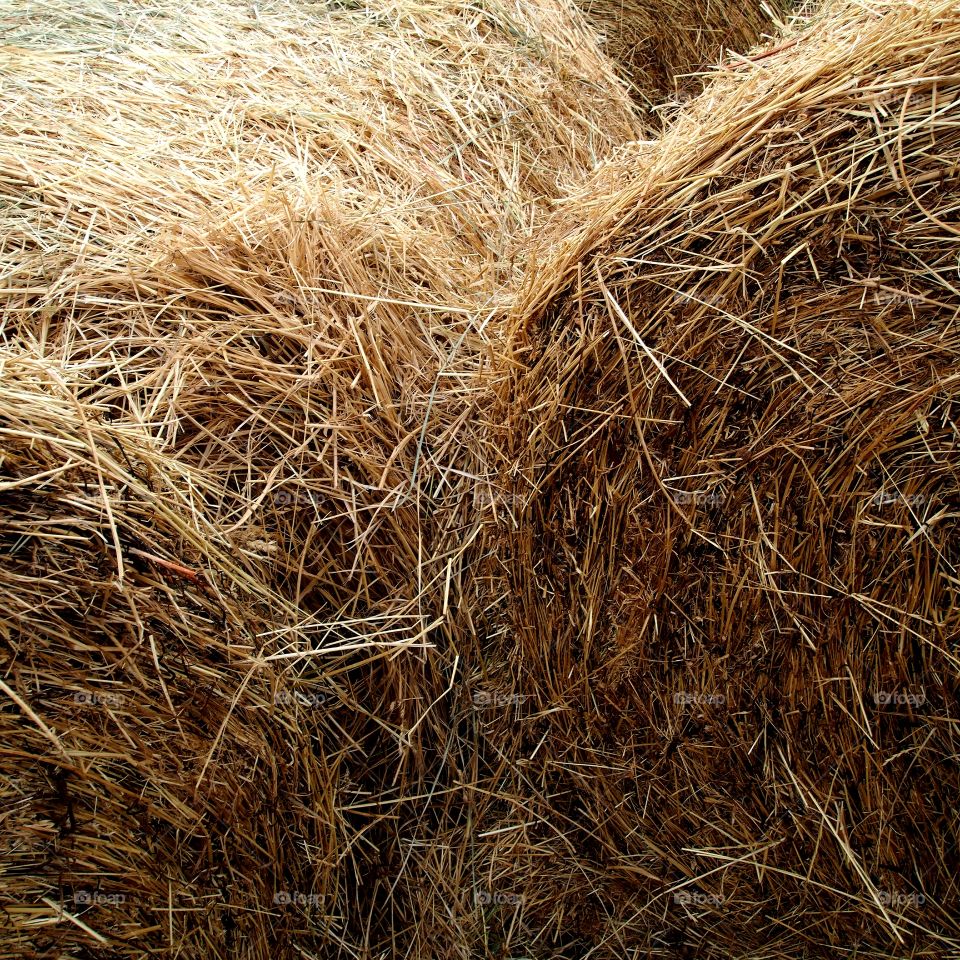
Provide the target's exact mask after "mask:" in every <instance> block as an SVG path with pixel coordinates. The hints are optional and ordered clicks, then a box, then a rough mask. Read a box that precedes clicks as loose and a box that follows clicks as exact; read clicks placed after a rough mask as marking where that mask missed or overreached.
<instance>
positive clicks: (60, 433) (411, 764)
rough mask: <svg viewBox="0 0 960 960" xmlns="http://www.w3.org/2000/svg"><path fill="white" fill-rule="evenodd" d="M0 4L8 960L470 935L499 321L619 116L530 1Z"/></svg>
mask: <svg viewBox="0 0 960 960" xmlns="http://www.w3.org/2000/svg"><path fill="white" fill-rule="evenodd" d="M2 7H3V9H2V19H3V33H4V46H3V47H2V48H0V83H2V87H3V92H4V103H3V107H2V109H0V243H2V246H0V339H2V342H0V496H2V502H0V506H2V509H0V544H2V548H0V549H2V551H3V554H4V556H3V563H2V568H0V571H2V572H0V578H2V581H3V586H4V592H3V594H2V597H3V599H2V601H0V637H2V647H3V653H4V657H3V670H2V674H0V679H2V682H3V687H2V688H0V691H2V694H3V696H2V703H3V710H2V714H0V718H2V723H3V731H2V742H3V744H4V750H3V760H2V773H3V777H2V780H0V789H2V797H0V804H2V810H3V819H2V826H0V845H2V849H4V851H5V855H4V857H3V860H2V863H0V888H2V896H3V907H4V910H3V913H2V920H0V927H2V929H0V944H2V947H0V955H2V956H17V957H20V956H60V955H66V953H68V952H71V955H72V952H73V951H79V950H87V951H90V952H91V953H92V954H93V955H102V956H145V955H148V954H149V955H151V956H156V955H163V954H165V953H169V954H170V955H171V956H172V955H176V956H179V957H204V958H209V957H231V958H233V957H263V958H267V957H269V958H271V960H276V958H280V957H287V956H291V957H293V956H297V957H302V956H313V955H331V954H330V951H333V950H342V951H343V955H344V956H376V955H380V956H382V955H391V954H392V953H393V951H394V950H395V949H399V947H398V946H397V945H398V944H406V945H408V946H407V947H404V949H405V950H406V949H409V950H410V951H412V952H413V953H415V954H418V955H422V956H425V957H426V956H440V955H442V953H443V952H444V951H447V950H451V949H459V950H460V952H461V953H463V952H464V951H466V950H468V948H467V947H465V946H460V947H459V948H454V947H451V946H450V943H451V942H452V941H451V936H453V939H454V940H458V941H459V942H461V943H462V942H464V941H465V940H466V939H467V938H468V937H471V936H473V932H472V924H473V916H474V912H475V907H474V904H473V902H472V900H471V899H470V898H469V897H467V898H466V899H465V901H464V904H462V905H458V904H453V905H451V904H449V903H446V904H441V903H439V902H438V903H437V907H436V910H437V915H438V917H440V918H441V920H442V922H431V923H430V924H425V923H424V920H423V917H424V914H425V911H424V909H423V906H422V900H423V898H424V892H423V890H422V889H420V888H417V889H416V890H408V889H407V888H406V886H405V885H403V884H401V885H400V887H399V889H397V879H396V877H394V876H393V875H392V874H391V873H390V871H395V872H396V871H400V872H401V873H402V869H403V868H402V864H401V860H400V859H398V858H397V850H396V842H397V840H396V838H398V837H399V838H401V840H402V842H404V843H408V840H407V834H408V833H409V834H412V828H411V829H410V830H407V829H406V828H405V827H404V826H403V820H404V819H405V818H406V819H409V820H410V821H411V822H412V823H414V824H416V823H417V822H418V821H417V818H418V817H420V816H421V809H422V808H426V807H428V806H430V798H429V796H428V795H427V794H428V788H429V784H430V783H432V782H433V780H432V779H428V776H430V777H432V776H433V774H429V775H428V772H427V771H430V770H431V769H432V767H431V765H433V766H434V767H435V766H436V765H437V764H438V760H437V758H436V756H435V755H434V751H435V750H436V747H435V746H430V744H437V743H440V744H442V743H443V742H444V741H443V736H445V735H446V731H443V733H442V734H441V732H440V729H441V728H440V727H439V723H440V721H439V720H435V719H434V716H433V715H432V714H431V710H430V707H431V704H432V703H433V700H434V699H435V697H436V696H438V695H439V694H440V693H442V692H443V691H444V690H446V689H448V688H449V687H450V686H451V684H453V683H454V681H455V682H456V683H457V684H458V685H459V684H461V681H462V677H461V675H460V674H459V673H458V672H457V670H456V668H454V669H453V671H452V672H451V670H450V666H449V665H450V664H456V663H457V662H459V661H458V660H457V657H458V656H461V657H462V656H465V655H466V650H464V651H463V653H462V655H461V654H460V653H457V652H452V653H450V655H449V658H444V659H442V660H429V659H428V658H427V656H426V648H427V647H428V646H429V645H430V644H437V643H441V644H446V645H447V647H448V648H449V643H450V642H451V638H452V637H453V636H454V635H455V633H456V631H457V630H459V629H460V627H459V621H460V620H461V619H464V617H461V615H460V613H459V611H458V607H459V599H460V587H459V584H460V581H461V577H462V569H461V568H462V565H463V562H464V561H463V555H464V551H465V550H466V548H467V547H468V546H469V544H470V542H471V539H472V538H475V537H476V528H477V526H478V524H479V522H480V520H478V519H477V518H478V517H479V518H481V519H482V518H483V517H485V516H486V515H487V514H489V513H490V511H491V505H492V503H493V496H492V487H490V482H489V480H490V478H489V477H488V476H487V475H486V473H485V469H486V468H485V467H484V466H483V465H484V463H485V462H487V461H488V460H490V459H492V453H490V452H488V451H487V449H486V447H485V444H486V443H487V441H486V440H485V438H484V437H483V436H482V434H481V432H480V430H479V422H480V421H479V420H478V419H477V418H476V417H475V416H474V409H475V408H477V407H479V406H482V398H483V396H484V395H485V394H484V390H485V389H486V384H487V382H488V381H489V382H490V383H492V382H493V379H492V377H493V374H492V373H491V374H490V375H489V376H488V374H487V373H486V372H485V371H487V370H489V369H490V368H491V365H492V360H493V358H494V357H495V356H496V355H497V344H498V342H499V341H500V340H501V339H502V333H501V332H500V329H499V326H498V325H497V323H495V322H494V321H493V320H491V317H492V315H493V314H494V313H495V312H496V311H497V310H498V309H500V306H501V305H502V304H503V303H504V302H505V301H506V299H507V297H508V294H509V292H510V291H511V290H512V289H513V288H514V279H515V277H516V276H518V271H519V268H520V266H521V260H522V255H523V248H524V244H525V242H526V239H527V238H528V237H529V236H530V234H531V232H532V231H533V230H534V229H536V227H537V224H538V223H539V221H540V219H541V218H542V213H543V211H544V209H545V208H546V206H547V205H548V203H549V200H550V198H551V197H553V196H554V195H556V194H557V193H558V192H559V190H560V188H561V185H562V184H563V183H565V182H567V181H569V180H572V179H573V178H575V177H577V176H580V175H582V172H583V171H584V170H586V169H589V168H590V167H591V166H592V165H593V164H594V163H595V162H596V161H597V160H599V159H602V158H603V157H604V156H606V155H607V154H608V153H609V151H610V150H611V148H612V147H613V146H614V145H616V144H618V143H620V142H622V141H623V140H626V139H629V138H631V137H634V136H637V135H638V133H639V132H640V130H639V126H638V125H637V123H636V120H635V119H634V113H633V106H632V104H631V103H630V100H629V98H628V97H627V95H626V94H625V93H624V91H623V90H622V88H621V87H620V85H619V83H618V82H617V81H616V79H615V78H614V76H613V73H612V67H611V66H610V65H609V63H608V62H607V60H606V59H605V58H604V57H603V56H602V55H601V54H600V53H599V52H598V51H597V48H596V46H595V44H594V43H593V42H592V40H591V37H590V35H589V33H588V32H587V31H586V29H585V27H584V25H583V22H582V20H581V19H580V18H579V16H578V15H577V14H576V12H575V10H573V9H571V8H568V7H567V6H566V5H565V4H564V3H562V2H554V0H544V2H542V3H539V2H538V3H537V4H535V5H528V6H525V7H517V8H512V7H511V8H509V9H508V8H507V7H506V6H502V5H499V4H489V3H485V4H482V5H471V4H462V5H456V4H449V3H446V4H439V3H405V2H401V3H390V2H387V3H382V4H373V5H362V6H361V5H359V4H353V3H340V4H331V5H328V6H322V5H318V4H307V3H297V4H292V3H283V2H276V3H256V4H253V5H251V4H247V3H229V2H202V3H199V4H190V5H188V6H184V5H183V4H181V3H179V2H173V0H171V2H156V3H151V4H138V5H133V4H127V3H108V2H90V3H83V4H74V3H66V2H56V3H55V2H39V0H38V2H31V3H26V4H16V5H13V4H11V3H6V4H3V5H2ZM442 524H446V525H448V526H450V527H453V528H454V532H455V534H456V536H455V537H454V538H453V540H452V541H450V542H453V543H454V546H453V547H452V548H451V549H450V550H449V551H448V552H445V553H441V552H440V549H439V547H438V546H437V544H439V543H447V542H448V541H447V534H446V532H445V531H444V530H443V529H441V525H442ZM461 529H462V535H461V534H460V533H459V532H458V531H460V530H461ZM465 619H466V620H467V621H468V622H469V611H467V613H466V615H465ZM457 689H460V687H459V686H458V688H457ZM453 755H454V756H457V754H456V752H454V754H453ZM451 762H452V761H451ZM458 762H459V759H458ZM468 768H469V758H467V760H466V761H465V762H464V765H463V767H462V769H463V770H466V769H468ZM458 775H459V774H458ZM439 796H441V797H443V796H444V793H443V792H441V793H440V794H439ZM411 798H412V799H411ZM430 816H431V818H432V817H433V816H434V814H433V813H432V812H431V814H430ZM434 828H435V826H434V824H433V821H432V820H430V819H428V820H427V821H425V823H424V825H423V829H426V830H433V829H434ZM391 838H394V839H392V840H391ZM404 849H405V850H406V855H407V856H409V855H410V852H411V847H410V846H409V845H408V846H407V847H405V848H404ZM401 852H402V851H401ZM378 876H382V877H383V878H385V879H382V880H381V879H378ZM277 898H279V899H277ZM384 904H386V906H384ZM464 913H465V914H466V917H467V920H466V922H464V921H463V920H462V919H461V915H462V914H464ZM447 927H450V928H452V929H453V930H454V931H455V932H454V934H453V935H451V934H450V933H449V932H448V930H447V929H446V928H447ZM317 951H320V953H318V952H317ZM324 951H326V952H325V953H324ZM91 953H88V954H87V955H91ZM78 955H79V954H78Z"/></svg>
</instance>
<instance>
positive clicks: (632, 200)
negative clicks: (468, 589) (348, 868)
mask: <svg viewBox="0 0 960 960" xmlns="http://www.w3.org/2000/svg"><path fill="white" fill-rule="evenodd" d="M958 78H960V9H958V7H957V5H956V4H955V3H952V2H940V0H933V2H924V3H914V2H897V0H888V2H880V3H874V4H870V5H869V6H864V5H862V4H858V3H846V2H834V3H830V4H828V5H826V6H825V7H824V8H823V9H822V10H821V11H818V12H813V13H808V15H807V16H806V17H805V18H803V19H801V20H800V21H798V22H797V23H795V24H794V25H793V26H792V28H791V33H790V34H789V35H787V36H786V37H784V38H783V39H782V40H781V41H780V42H779V43H777V44H776V45H775V46H774V47H773V48H771V49H770V50H769V51H765V52H763V53H760V54H756V55H754V56H753V58H752V59H747V60H745V61H743V62H742V63H741V64H739V65H736V66H734V67H732V68H730V69H726V70H723V71H719V72H718V73H716V74H715V75H714V76H713V78H712V79H711V80H710V81H709V82H708V84H707V86H706V89H705V92H704V93H703V94H702V95H701V96H700V97H699V98H697V99H696V100H694V101H693V102H692V103H691V104H690V105H689V107H688V108H687V109H685V110H683V111H681V113H680V115H679V116H678V118H677V121H676V124H675V125H674V126H672V127H671V128H670V130H668V131H667V133H666V134H665V136H664V137H663V139H662V140H661V141H659V142H658V143H655V144H649V143H648V144H641V145H638V146H636V147H634V148H626V149H624V150H623V151H622V152H621V153H620V154H619V155H618V156H615V157H614V158H613V159H612V160H610V161H609V162H608V163H606V164H605V165H603V166H602V168H601V169H600V170H598V171H597V173H596V174H595V176H594V177H593V178H592V179H591V180H589V181H588V183H587V184H586V185H585V186H584V187H583V188H582V189H580V190H579V191H577V192H576V194H574V195H573V196H571V197H570V198H569V200H568V201H567V202H566V203H565V204H564V205H563V207H562V209H561V210H560V211H559V212H558V214H557V221H556V223H555V225H554V228H553V229H552V231H549V237H548V240H547V241H546V242H545V243H544V244H542V245H541V249H540V250H539V252H538V253H537V254H536V256H534V257H531V269H530V272H529V278H528V283H527V286H526V288H525V290H524V293H523V295H522V297H521V299H520V302H519V304H518V306H517V309H516V311H515V316H514V321H515V323H516V325H517V340H516V344H515V351H516V355H517V357H518V358H522V359H523V360H524V363H525V366H524V368H523V369H522V370H520V371H519V372H518V374H517V376H516V377H515V379H514V382H513V384H512V386H511V387H510V392H509V393H508V394H505V411H506V412H505V413H504V415H503V418H504V420H505V421H506V425H505V426H504V428H503V435H504V438H505V441H504V442H505V443H506V442H510V441H512V450H513V458H514V459H513V467H512V469H511V470H510V471H509V472H507V474H506V475H507V476H509V477H510V479H511V480H512V482H513V488H512V490H513V492H514V496H515V497H516V498H517V500H518V502H519V503H520V506H519V507H518V508H517V511H516V514H517V520H518V524H519V532H518V534H517V536H516V538H515V540H513V541H511V542H510V544H512V546H511V545H510V544H508V546H507V547H506V549H505V551H504V561H503V562H504V568H505V572H504V578H505V579H504V582H503V585H502V586H501V588H500V589H501V591H502V592H505V593H508V594H510V595H512V596H514V597H515V598H516V601H515V605H514V609H513V611H512V617H511V618H510V620H509V623H510V628H509V631H508V635H507V637H506V638H505V639H504V641H503V643H502V644H501V651H502V652H501V657H502V658H503V659H508V660H509V661H510V662H511V663H512V673H513V683H512V685H511V687H510V688H511V689H513V690H515V691H516V692H517V693H519V694H521V695H523V696H525V697H526V698H527V700H526V701H525V703H526V708H525V710H524V711H523V716H522V717H520V718H515V719H514V733H513V736H514V738H515V740H514V741H513V742H514V743H515V744H516V746H515V747H513V748H511V747H510V746H506V745H505V746H503V752H504V754H505V755H512V756H516V757H518V758H519V757H524V758H525V759H524V760H522V761H520V760H518V761H517V763H516V766H515V767H514V769H515V771H516V774H517V776H518V777H520V776H521V771H522V777H523V778H524V780H525V781H526V782H528V783H531V784H535V785H536V794H535V795H536V798H537V800H536V802H532V803H531V808H530V812H529V814H528V818H529V819H528V820H527V821H526V822H527V824H528V827H527V829H532V827H531V826H529V825H530V824H532V823H534V822H540V823H549V824H551V825H558V824H561V823H562V824H563V825H564V826H563V831H562V833H563V835H562V836H560V835H559V832H558V834H557V835H555V836H551V835H550V833H549V832H544V833H543V834H541V835H540V842H539V844H538V854H539V857H540V858H541V859H540V861H539V862H540V863H541V864H549V867H548V868H544V867H541V868H540V870H541V871H542V870H545V871H546V878H545V877H544V875H543V873H542V872H538V868H537V867H535V866H534V865H533V864H532V863H531V864H530V865H528V866H526V867H524V866H521V865H519V864H517V865H516V867H515V870H514V872H513V874H512V876H511V877H510V879H509V884H508V885H509V889H511V890H514V891H517V893H518V894H519V895H521V896H522V897H523V898H524V902H525V903H526V902H529V901H530V899H534V900H535V902H536V904H537V907H538V908H539V909H538V911H537V912H536V913H534V914H532V912H531V911H524V913H523V919H524V922H526V923H528V924H532V925H533V926H535V927H537V928H543V929H550V930H552V931H559V930H564V929H565V930H569V929H571V927H572V926H575V925H578V928H579V929H580V931H581V934H582V936H583V938H584V939H583V941H582V942H583V943H584V944H585V945H586V946H585V947H584V949H587V950H592V951H594V952H592V953H591V954H590V955H597V956H606V955H613V954H614V953H616V952H617V951H620V955H625V954H627V955H629V952H630V951H631V950H634V951H636V953H637V955H641V954H642V955H648V956H698V957H729V956H738V957H778V958H786V957H812V956H817V957H820V956H822V957H833V956H838V955H846V954H847V953H849V954H850V955H851V956H852V955H857V956H860V955H864V956H867V955H869V956H891V957H892V956H897V957H903V956H910V957H920V956H925V957H939V956H945V955H947V954H948V953H950V952H951V951H956V950H957V949H958V947H960V924H958V922H957V916H958V915H957V910H956V903H957V901H956V895H957V888H956V863H957V858H956V851H957V844H958V839H960V820H958V814H957V810H956V803H955V798H956V796H957V794H958V789H960V773H958V767H957V763H956V736H955V733H956V724H957V719H958V717H957V703H958V699H957V693H958V675H960V674H958V666H960V661H958V648H957V638H958V636H960V620H958V610H960V607H958V604H957V584H958V578H957V564H958V561H960V537H958V527H957V511H956V507H957V503H958V502H960V471H958V466H960V459H958V432H957V414H958V407H957V397H958V388H960V335H958V315H960V294H958V287H957V273H956V270H957V262H958V256H960V229H958V227H957V223H958V210H960V191H958V189H957V184H958V179H957V173H958V171H960V126H958V122H957V121H958V117H960V79H958ZM528 892H529V893H528ZM544 901H547V902H544Z"/></svg>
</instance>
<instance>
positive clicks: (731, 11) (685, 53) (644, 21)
mask: <svg viewBox="0 0 960 960" xmlns="http://www.w3.org/2000/svg"><path fill="white" fill-rule="evenodd" d="M792 6H793V3H792V2H791V0H741V2H739V3H716V2H712V0H707V2H705V3H690V2H687V0H580V8H581V9H582V10H583V13H584V16H585V17H586V18H587V21H588V22H589V23H590V25H591V26H592V27H593V29H594V30H596V31H597V33H598V34H599V36H600V37H601V39H602V40H603V49H604V52H605V53H606V54H607V55H608V56H609V57H610V58H611V59H612V60H613V61H614V62H615V63H616V64H617V66H618V69H619V71H620V73H621V75H622V76H623V77H624V79H625V80H626V81H627V82H628V83H629V84H630V85H631V88H632V90H633V93H634V96H635V97H636V98H637V100H638V102H639V103H641V104H643V105H644V106H645V107H647V108H650V109H652V111H653V113H652V116H653V117H656V116H658V115H660V116H664V117H669V116H671V115H672V110H671V107H674V106H675V105H676V103H677V101H678V100H682V99H684V98H686V97H687V96H688V95H689V94H691V93H692V92H696V91H697V88H698V86H699V80H698V77H697V76H696V74H697V72H698V71H703V70H704V69H706V68H707V67H710V66H712V65H713V64H715V63H716V62H718V61H719V60H720V59H721V58H722V57H723V56H724V55H725V54H728V53H730V54H732V55H733V56H734V57H736V56H737V55H741V56H742V55H743V54H745V53H746V52H747V51H748V50H749V49H750V48H751V47H753V46H754V45H755V44H757V43H759V42H760V41H761V39H762V38H763V37H765V36H766V37H769V36H776V35H778V33H779V32H780V31H781V30H782V28H783V22H782V21H783V20H784V19H785V17H786V13H787V10H788V8H790V7H792Z"/></svg>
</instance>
